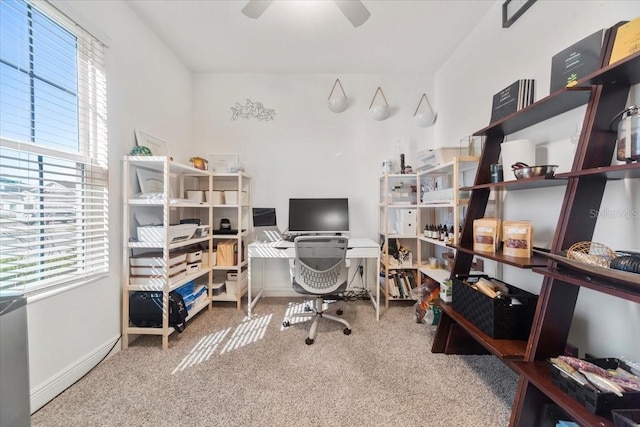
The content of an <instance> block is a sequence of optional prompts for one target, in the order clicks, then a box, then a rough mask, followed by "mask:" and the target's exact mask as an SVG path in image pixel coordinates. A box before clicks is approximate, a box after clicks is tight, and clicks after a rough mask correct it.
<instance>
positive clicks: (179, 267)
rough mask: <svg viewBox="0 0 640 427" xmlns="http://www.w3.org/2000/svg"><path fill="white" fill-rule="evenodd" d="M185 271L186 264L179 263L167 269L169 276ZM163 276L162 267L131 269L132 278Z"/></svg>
mask: <svg viewBox="0 0 640 427" xmlns="http://www.w3.org/2000/svg"><path fill="white" fill-rule="evenodd" d="M186 269H187V263H186V262H181V263H178V264H175V265H173V266H171V267H169V271H168V273H169V276H173V275H174V274H176V273H179V272H181V271H184V270H186ZM164 274H165V271H164V267H162V266H159V265H156V266H151V267H133V266H132V267H131V275H132V276H162V275H164Z"/></svg>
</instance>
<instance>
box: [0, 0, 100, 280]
mask: <svg viewBox="0 0 640 427" xmlns="http://www.w3.org/2000/svg"><path fill="white" fill-rule="evenodd" d="M104 51H105V46H104V45H102V43H100V42H99V41H98V40H97V39H95V38H94V37H93V36H91V35H90V34H89V33H87V32H86V31H84V30H83V29H82V28H80V27H79V26H78V25H77V24H75V23H74V22H72V21H71V20H69V18H67V17H66V16H65V15H63V14H62V13H60V12H59V11H58V10H56V9H55V8H53V7H52V6H51V5H50V4H48V3H46V2H44V1H25V0H2V1H0V292H1V291H6V290H16V291H21V292H25V293H30V292H33V291H37V290H40V289H44V288H46V287H50V286H59V285H67V284H73V283H81V282H82V281H86V280H89V279H91V278H92V277H95V276H99V275H103V274H106V273H107V271H108V267H109V265H108V261H109V260H108V255H109V253H108V236H107V234H108V233H107V232H108V194H107V184H108V183H107V131H106V129H107V125H106V123H107V122H106V120H107V117H106V81H105V74H104Z"/></svg>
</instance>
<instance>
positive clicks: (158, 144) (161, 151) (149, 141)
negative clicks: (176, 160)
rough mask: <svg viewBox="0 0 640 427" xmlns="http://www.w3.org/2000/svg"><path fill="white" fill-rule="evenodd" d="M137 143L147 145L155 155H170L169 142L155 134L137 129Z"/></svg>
mask: <svg viewBox="0 0 640 427" xmlns="http://www.w3.org/2000/svg"><path fill="white" fill-rule="evenodd" d="M136 145H137V146H142V147H147V148H148V149H149V150H151V154H152V155H154V156H168V155H169V150H168V149H167V143H166V142H164V141H163V140H161V139H159V138H156V137H155V136H152V135H149V134H148V133H144V132H142V131H141V130H138V129H136Z"/></svg>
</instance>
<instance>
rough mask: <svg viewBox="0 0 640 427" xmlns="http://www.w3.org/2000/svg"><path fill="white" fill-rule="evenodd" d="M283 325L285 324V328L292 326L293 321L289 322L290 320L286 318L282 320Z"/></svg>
mask: <svg viewBox="0 0 640 427" xmlns="http://www.w3.org/2000/svg"><path fill="white" fill-rule="evenodd" d="M282 326H284V327H285V328H288V327H289V326H291V323H289V321H288V320H285V321H284V322H282Z"/></svg>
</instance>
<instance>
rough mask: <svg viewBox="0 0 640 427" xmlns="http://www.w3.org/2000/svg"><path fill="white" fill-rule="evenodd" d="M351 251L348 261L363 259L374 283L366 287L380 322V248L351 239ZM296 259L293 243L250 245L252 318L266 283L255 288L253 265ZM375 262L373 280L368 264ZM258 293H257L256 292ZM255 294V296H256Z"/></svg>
mask: <svg viewBox="0 0 640 427" xmlns="http://www.w3.org/2000/svg"><path fill="white" fill-rule="evenodd" d="M348 247H349V249H348V250H347V258H348V259H362V260H363V261H364V262H363V266H364V275H363V277H365V278H366V279H367V281H369V282H372V283H370V285H369V286H366V287H367V289H368V290H369V297H370V298H371V302H372V303H373V308H374V309H375V311H376V320H380V286H379V280H380V279H379V278H380V247H379V246H378V244H377V243H376V242H375V241H373V240H371V239H349V244H348ZM295 257H296V254H295V249H294V247H293V242H282V241H281V242H266V243H262V242H254V243H251V244H250V245H249V248H248V258H249V259H248V264H249V266H248V272H247V275H248V281H249V284H248V287H249V289H248V304H247V305H248V308H247V313H248V315H249V317H251V310H252V309H253V307H254V306H255V304H256V302H258V300H259V299H260V297H261V296H262V295H263V294H264V289H265V286H264V282H265V280H263V283H262V286H261V287H259V289H258V286H255V285H256V284H255V283H252V282H253V280H252V278H251V276H252V274H251V268H252V264H253V263H254V262H255V261H256V260H257V259H261V261H263V262H264V261H266V260H267V259H293V258H295ZM371 262H375V272H376V273H375V277H373V278H371V277H370V276H371V274H370V273H369V272H368V267H369V266H368V264H370V263H371ZM263 279H264V278H263ZM371 286H373V287H374V288H375V298H374V296H373V292H372V290H371ZM255 291H257V292H255ZM254 293H255V295H254Z"/></svg>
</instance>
